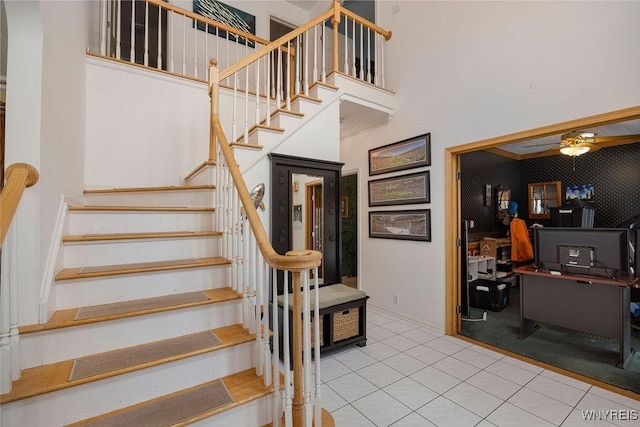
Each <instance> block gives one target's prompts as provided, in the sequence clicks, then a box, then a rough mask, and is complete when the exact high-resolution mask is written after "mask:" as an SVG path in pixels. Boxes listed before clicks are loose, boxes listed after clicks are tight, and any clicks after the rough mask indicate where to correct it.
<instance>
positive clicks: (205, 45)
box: [204, 22, 209, 77]
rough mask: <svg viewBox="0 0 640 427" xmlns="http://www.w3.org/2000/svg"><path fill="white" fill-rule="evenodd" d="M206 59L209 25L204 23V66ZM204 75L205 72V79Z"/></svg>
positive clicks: (207, 57) (207, 56)
mask: <svg viewBox="0 0 640 427" xmlns="http://www.w3.org/2000/svg"><path fill="white" fill-rule="evenodd" d="M208 59H209V23H208V22H205V23H204V62H205V65H206V63H207V60H208ZM205 68H206V67H205ZM206 73H207V72H206V71H205V77H206Z"/></svg>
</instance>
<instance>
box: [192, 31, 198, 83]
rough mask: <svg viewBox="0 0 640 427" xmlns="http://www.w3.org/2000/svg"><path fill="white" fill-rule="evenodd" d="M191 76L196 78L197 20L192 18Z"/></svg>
mask: <svg viewBox="0 0 640 427" xmlns="http://www.w3.org/2000/svg"><path fill="white" fill-rule="evenodd" d="M193 77H195V78H196V79H197V78H198V21H197V20H195V19H194V20H193Z"/></svg>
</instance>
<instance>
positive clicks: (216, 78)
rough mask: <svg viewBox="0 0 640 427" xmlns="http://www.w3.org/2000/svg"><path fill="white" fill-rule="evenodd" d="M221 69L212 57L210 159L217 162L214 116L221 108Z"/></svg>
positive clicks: (210, 64) (210, 62)
mask: <svg viewBox="0 0 640 427" xmlns="http://www.w3.org/2000/svg"><path fill="white" fill-rule="evenodd" d="M219 95H220V71H219V70H218V61H217V60H215V59H214V58H211V60H210V61H209V97H210V98H211V126H210V127H209V161H210V162H215V161H216V159H217V158H218V149H217V147H216V145H217V144H216V132H215V130H214V129H213V118H214V117H217V116H218V112H219V108H220V99H219Z"/></svg>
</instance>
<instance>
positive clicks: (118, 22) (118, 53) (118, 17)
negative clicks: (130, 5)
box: [116, 0, 122, 59]
mask: <svg viewBox="0 0 640 427" xmlns="http://www.w3.org/2000/svg"><path fill="white" fill-rule="evenodd" d="M121 8H122V1H121V0H118V8H117V9H118V11H117V12H116V59H121V58H122V53H121V49H122V48H121V46H120V44H121V40H120V38H121V37H122V29H121V28H120V27H121V25H122V23H121V19H122V18H121V16H122V12H121Z"/></svg>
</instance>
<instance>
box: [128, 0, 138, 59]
mask: <svg viewBox="0 0 640 427" xmlns="http://www.w3.org/2000/svg"><path fill="white" fill-rule="evenodd" d="M135 27H136V2H135V1H132V2H131V40H130V41H131V48H130V49H129V61H131V62H132V63H133V62H136V49H135V47H136V33H135Z"/></svg>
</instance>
